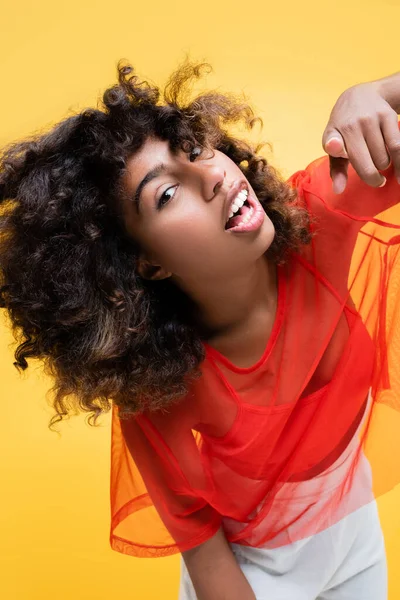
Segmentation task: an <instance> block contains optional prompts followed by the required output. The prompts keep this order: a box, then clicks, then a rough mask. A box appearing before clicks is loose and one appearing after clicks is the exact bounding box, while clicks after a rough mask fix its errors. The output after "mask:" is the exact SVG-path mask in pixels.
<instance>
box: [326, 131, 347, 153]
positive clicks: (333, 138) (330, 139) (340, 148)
mask: <svg viewBox="0 0 400 600" xmlns="http://www.w3.org/2000/svg"><path fill="white" fill-rule="evenodd" d="M322 146H323V148H324V150H325V152H326V153H327V154H329V155H330V156H334V157H336V158H349V157H348V154H347V152H346V147H345V144H344V140H343V138H342V136H341V134H340V133H339V131H338V130H337V129H331V130H330V131H325V133H324V136H323V139H322Z"/></svg>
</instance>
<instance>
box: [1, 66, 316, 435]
mask: <svg viewBox="0 0 400 600" xmlns="http://www.w3.org/2000/svg"><path fill="white" fill-rule="evenodd" d="M209 69H210V65H208V64H207V63H200V64H199V63H192V62H190V61H189V60H186V61H185V62H184V63H183V64H182V65H181V66H180V67H178V69H177V70H176V71H175V72H174V73H173V74H172V75H171V77H170V79H169V80H168V82H167V84H166V86H165V88H164V90H163V93H162V94H161V92H160V89H159V88H158V87H156V86H154V85H150V84H149V83H147V82H146V81H141V80H139V78H138V77H137V76H136V75H135V74H134V71H133V68H132V67H131V65H129V64H127V63H126V61H120V62H119V63H118V67H117V72H118V84H116V85H113V86H112V87H109V88H108V89H107V90H106V91H105V92H104V95H103V98H102V103H101V105H100V107H99V108H97V109H95V108H87V109H85V110H83V111H82V112H80V113H79V114H75V115H73V116H70V117H68V118H66V119H64V120H63V121H61V122H60V123H59V124H57V125H56V126H55V127H53V128H52V129H51V130H50V131H48V132H46V133H43V132H42V133H40V134H36V135H34V136H32V137H30V138H29V139H25V140H22V141H17V142H14V143H12V144H10V145H9V146H7V147H6V148H5V149H4V150H3V151H2V154H1V156H0V202H1V210H0V306H1V307H2V308H5V309H6V311H7V315H8V316H9V318H10V325H11V328H12V331H13V334H14V338H15V339H16V341H17V344H18V346H17V348H16V350H15V361H16V362H14V365H15V366H16V367H17V368H18V369H22V370H24V369H26V368H27V366H28V363H27V359H28V358H30V357H31V358H38V359H40V360H42V361H43V365H44V369H45V373H47V374H49V375H50V376H51V377H52V378H54V380H55V383H54V386H53V387H52V388H51V390H50V392H49V393H50V394H51V396H52V405H53V408H54V409H55V411H56V414H55V415H54V416H53V417H52V418H51V420H50V422H49V428H50V429H52V427H53V425H54V424H55V423H56V422H59V421H62V419H63V418H64V417H69V411H70V412H74V414H77V413H76V409H80V410H81V411H83V412H89V413H90V416H89V419H88V422H89V424H90V425H96V421H97V418H98V417H99V415H100V414H101V413H102V412H108V411H109V410H110V408H111V401H113V402H114V403H115V404H117V405H118V408H119V414H120V416H121V418H125V417H126V418H127V417H129V416H130V415H132V414H137V413H138V412H140V411H143V410H144V409H146V410H156V409H162V408H165V407H167V406H168V404H169V403H171V402H172V401H176V400H177V399H179V398H181V397H182V396H183V395H184V394H185V393H186V392H187V389H188V385H189V384H190V381H191V380H192V377H197V376H198V375H199V369H198V367H199V365H200V363H201V361H202V360H203V359H204V349H203V345H202V342H201V339H200V336H199V333H198V332H197V331H196V327H195V326H194V325H193V323H191V321H190V319H189V317H188V311H187V307H188V299H187V298H186V297H185V295H184V294H183V292H181V291H180V290H178V289H177V288H176V287H175V286H174V285H173V284H171V283H169V282H168V281H162V282H151V281H146V280H144V279H142V278H141V277H140V276H139V274H138V273H137V269H136V268H135V265H136V259H137V256H138V248H137V246H136V244H135V242H134V240H132V239H131V238H130V237H129V236H128V235H127V233H126V230H125V228H124V222H123V218H122V211H121V206H122V195H123V193H124V190H123V186H122V184H121V181H122V178H123V175H124V174H125V173H126V164H127V160H128V158H129V157H131V156H132V155H133V154H134V153H135V152H137V151H138V150H139V149H140V148H141V147H142V145H143V143H144V142H145V140H146V139H147V138H148V136H149V135H152V136H155V137H158V138H159V139H162V140H168V141H169V143H170V146H171V148H174V149H176V148H181V149H182V150H184V151H185V152H187V151H190V149H191V148H193V146H194V145H200V146H202V147H209V148H215V149H217V150H219V151H221V152H223V153H225V154H226V155H227V156H228V157H229V158H230V159H231V160H232V161H234V162H235V163H236V164H237V165H238V166H239V167H240V169H241V170H242V172H243V173H244V175H245V176H246V178H247V179H248V181H249V182H250V184H251V186H252V187H253V189H254V191H255V193H256V194H257V197H258V199H259V200H260V202H261V203H262V205H263V207H264V210H265V211H266V213H267V214H268V216H269V217H270V219H271V220H272V222H273V224H274V227H275V231H276V235H275V239H274V242H273V244H272V246H271V247H270V248H269V250H268V253H269V256H270V257H271V259H273V260H275V261H276V262H284V261H285V258H286V257H287V255H288V252H290V251H294V250H296V249H298V248H299V247H300V245H302V244H306V243H308V242H309V240H310V232H309V220H308V215H307V213H306V211H305V210H304V209H303V208H302V207H301V206H300V205H299V203H298V202H297V201H296V196H297V194H296V190H295V189H293V188H292V187H290V186H289V185H288V184H287V183H286V182H285V181H284V179H283V178H282V177H281V176H280V174H279V173H278V172H277V170H276V169H275V168H273V167H272V166H271V165H270V164H268V162H267V160H266V159H265V158H263V157H262V156H260V155H258V152H259V151H260V149H261V148H262V146H263V145H258V146H256V147H254V146H252V145H251V144H250V143H248V142H245V141H243V140H239V139H237V138H235V137H233V136H232V135H230V134H229V131H228V129H229V127H230V126H232V125H234V124H242V125H244V126H245V127H247V128H248V129H251V128H252V127H253V126H254V124H255V123H256V122H257V121H260V122H261V119H258V118H256V117H255V116H254V113H253V110H252V109H251V107H250V106H249V105H248V104H247V103H246V102H244V101H243V99H239V98H238V97H236V96H234V95H231V94H229V95H228V94H220V93H216V92H207V93H202V94H200V95H198V96H197V97H195V98H194V99H191V98H190V96H191V91H190V90H191V84H192V83H193V82H194V81H196V79H198V78H199V77H201V76H202V74H203V73H204V71H205V70H209ZM261 123H262V122H261ZM172 297H173V298H174V301H170V300H171V299H172ZM78 412H79V411H78Z"/></svg>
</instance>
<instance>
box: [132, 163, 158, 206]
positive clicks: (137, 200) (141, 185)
mask: <svg viewBox="0 0 400 600" xmlns="http://www.w3.org/2000/svg"><path fill="white" fill-rule="evenodd" d="M166 169H167V167H166V165H164V164H163V163H159V164H158V165H156V166H155V167H153V168H152V169H150V171H149V172H148V173H147V175H145V176H144V177H143V179H142V181H141V182H140V183H139V185H138V186H137V188H136V192H135V195H134V196H133V198H132V201H133V202H134V203H135V204H136V207H137V209H138V210H139V209H140V194H141V193H142V191H143V188H144V187H145V186H146V185H147V184H148V183H150V181H152V180H153V179H155V178H156V177H158V176H159V175H161V173H163V172H164V171H166Z"/></svg>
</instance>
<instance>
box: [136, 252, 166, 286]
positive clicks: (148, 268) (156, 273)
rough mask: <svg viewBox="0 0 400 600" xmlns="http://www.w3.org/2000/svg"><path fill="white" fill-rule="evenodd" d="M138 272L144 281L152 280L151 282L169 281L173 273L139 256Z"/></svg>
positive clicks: (137, 262)
mask: <svg viewBox="0 0 400 600" xmlns="http://www.w3.org/2000/svg"><path fill="white" fill-rule="evenodd" d="M136 268H137V272H138V273H139V275H140V277H143V279H150V280H151V281H160V280H162V279H168V277H171V275H172V273H170V272H169V271H166V270H165V269H164V268H163V267H160V265H154V264H153V263H151V262H150V261H149V260H148V259H147V258H145V257H144V256H139V258H138V259H137V261H136Z"/></svg>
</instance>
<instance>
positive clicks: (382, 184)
mask: <svg viewBox="0 0 400 600" xmlns="http://www.w3.org/2000/svg"><path fill="white" fill-rule="evenodd" d="M385 183H386V177H384V178H383V183H381V185H380V186H379V187H383V186H384V185H385Z"/></svg>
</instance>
